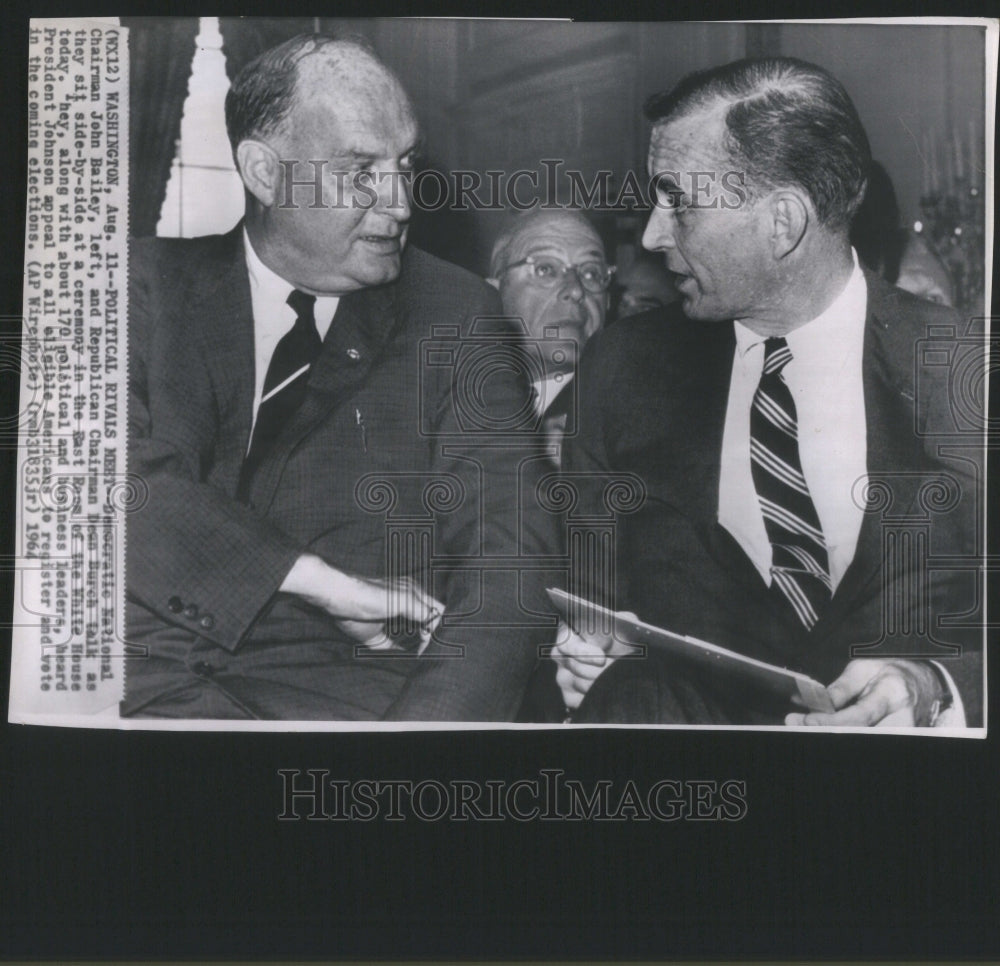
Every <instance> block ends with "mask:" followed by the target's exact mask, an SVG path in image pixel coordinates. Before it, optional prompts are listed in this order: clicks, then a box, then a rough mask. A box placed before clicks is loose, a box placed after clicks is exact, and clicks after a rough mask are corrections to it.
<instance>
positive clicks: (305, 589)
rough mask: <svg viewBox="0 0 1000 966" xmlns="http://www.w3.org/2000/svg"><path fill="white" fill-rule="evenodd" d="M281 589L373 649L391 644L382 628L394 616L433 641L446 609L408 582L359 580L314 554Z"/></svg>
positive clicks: (304, 557) (301, 562) (299, 562)
mask: <svg viewBox="0 0 1000 966" xmlns="http://www.w3.org/2000/svg"><path fill="white" fill-rule="evenodd" d="M278 589H279V590H281V591H283V592H284V593H286V594H295V595H296V596H298V597H301V598H302V599H303V600H305V601H307V602H308V603H310V604H312V605H313V606H314V607H319V608H320V609H321V610H325V611H326V612H327V613H328V614H329V615H330V616H331V617H335V618H337V623H338V624H339V625H340V627H341V629H342V630H344V631H345V632H346V633H347V634H349V635H350V636H351V637H353V638H354V639H355V640H357V641H360V642H361V643H363V644H365V645H367V646H369V647H373V648H378V647H388V646H389V645H390V642H389V640H388V638H387V637H386V635H385V633H384V629H383V625H384V623H385V621H387V620H388V619H389V618H391V617H403V618H405V619H407V620H410V621H412V622H414V623H415V624H418V625H420V627H421V638H424V637H426V639H427V640H429V639H430V634H432V633H433V631H434V629H435V628H436V627H437V625H438V623H439V622H440V620H441V615H442V614H443V613H444V605H443V604H442V603H441V602H440V601H438V600H436V599H435V598H433V597H432V596H431V595H430V594H428V593H425V592H424V591H423V590H422V589H421V588H420V586H419V585H418V584H417V583H416V582H415V581H413V580H411V579H410V578H409V577H402V578H399V579H397V580H379V579H376V578H368V577H355V576H352V575H351V574H346V573H344V572H343V571H342V570H338V569H337V568H336V567H331V566H330V564H328V563H327V562H326V561H325V560H323V559H322V558H321V557H317V556H316V555H315V554H308V553H307V554H303V555H302V556H301V557H299V559H298V560H296V561H295V563H294V565H293V566H292V569H291V570H290V571H289V572H288V576H286V577H285V579H284V581H283V582H282V584H281V587H279V588H278ZM421 649H422V648H421Z"/></svg>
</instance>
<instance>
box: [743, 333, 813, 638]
mask: <svg viewBox="0 0 1000 966" xmlns="http://www.w3.org/2000/svg"><path fill="white" fill-rule="evenodd" d="M791 359H792V353H791V351H790V350H789V348H788V344H787V343H786V342H785V340H784V339H780V338H776V339H767V340H766V341H765V343H764V371H763V372H762V373H761V377H760V384H759V385H758V386H757V392H756V393H755V394H754V397H753V405H752V406H751V408H750V470H751V473H752V474H753V483H754V488H755V489H756V491H757V499H758V500H759V501H760V508H761V511H762V513H763V515H764V528H765V529H766V530H767V536H768V539H769V540H770V541H771V551H772V556H771V590H772V591H774V592H777V593H779V594H780V595H781V597H782V598H783V600H785V601H787V603H788V604H790V605H791V607H792V609H793V610H794V611H795V615H796V617H798V619H799V620H800V621H801V622H802V624H803V625H804V626H805V627H806V629H807V630H808V629H812V627H813V625H814V624H815V623H816V621H817V620H818V619H819V615H820V612H821V611H822V608H823V607H824V606H825V605H826V604H828V603H829V601H830V597H831V595H832V583H831V580H830V564H829V558H828V555H827V550H826V542H825V540H824V539H823V529H822V527H821V526H820V522H819V517H818V515H817V514H816V507H815V506H814V505H813V501H812V497H811V496H810V495H809V487H808V486H807V485H806V478H805V476H804V475H803V473H802V461H801V459H800V458H799V439H798V417H797V414H796V411H795V401H794V400H793V399H792V394H791V391H790V390H789V388H788V386H787V385H786V384H785V379H784V376H783V375H782V370H783V369H784V367H785V366H786V365H788V363H789V362H791Z"/></svg>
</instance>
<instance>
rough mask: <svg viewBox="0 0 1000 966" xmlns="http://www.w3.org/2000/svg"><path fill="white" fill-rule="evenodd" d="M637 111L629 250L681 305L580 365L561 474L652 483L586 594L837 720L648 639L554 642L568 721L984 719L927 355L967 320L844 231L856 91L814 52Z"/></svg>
mask: <svg viewBox="0 0 1000 966" xmlns="http://www.w3.org/2000/svg"><path fill="white" fill-rule="evenodd" d="M649 111H650V117H651V120H652V122H653V127H652V133H651V143H650V149H649V173H650V177H651V179H653V180H652V183H653V184H654V185H655V187H656V202H655V205H654V207H653V211H652V214H651V216H650V220H649V224H648V226H647V228H646V231H645V235H644V237H643V245H644V247H646V248H648V249H650V250H653V251H662V252H663V253H664V257H665V260H666V263H667V267H668V268H669V269H670V270H671V272H673V273H674V278H675V280H676V285H677V289H678V292H679V293H680V296H681V300H682V302H681V306H680V309H681V310H680V311H678V312H674V313H672V314H670V315H664V314H660V313H657V314H655V315H654V314H647V315H644V316H640V317H637V318H635V319H630V320H626V321H624V322H622V323H620V324H618V325H616V326H613V327H611V328H610V329H608V330H606V331H605V332H604V333H601V334H600V335H598V336H596V337H595V339H594V340H593V341H592V343H591V345H590V347H589V348H588V351H587V352H586V353H585V355H584V359H583V361H582V365H581V369H580V373H579V375H578V379H579V380H580V385H581V387H583V389H582V391H581V393H580V399H581V414H580V432H579V434H578V436H577V437H576V438H575V439H572V440H567V443H566V446H565V450H564V469H565V470H566V471H567V473H568V479H569V480H572V481H574V482H576V483H577V484H578V485H579V487H580V488H581V490H583V491H584V495H586V490H587V480H588V477H596V476H598V475H600V476H602V477H606V474H608V473H609V472H610V473H614V472H630V473H633V474H635V475H636V476H637V477H638V478H640V479H641V480H642V483H643V486H644V487H645V500H644V503H643V505H642V506H641V507H640V508H639V509H638V510H637V511H636V512H635V513H633V514H631V515H628V516H623V517H622V518H621V519H620V520H619V521H618V531H617V534H618V539H617V546H616V551H617V566H618V571H619V573H620V575H621V580H620V582H619V584H618V586H617V587H614V588H603V590H602V588H592V589H591V590H592V592H593V593H594V594H595V595H597V596H601V595H602V593H603V596H604V598H605V599H607V598H608V596H609V594H615V595H616V596H615V597H614V604H615V605H616V606H617V607H618V609H625V608H628V609H629V610H631V611H634V612H636V613H637V614H638V615H639V616H640V617H641V618H642V619H643V620H644V621H646V622H648V623H653V624H657V625H660V626H662V627H665V628H667V629H669V630H672V631H675V632H679V633H682V634H687V635H690V636H694V637H697V638H700V639H703V640H707V641H710V642H713V643H716V644H719V645H722V646H724V647H728V648H730V649H732V650H735V651H738V652H741V653H743V654H745V655H747V656H749V657H752V658H756V659H759V660H763V661H766V662H768V663H772V664H777V665H782V666H786V667H789V668H792V669H795V670H798V671H802V672H804V673H806V674H809V675H810V676H812V677H815V678H817V679H819V680H820V681H822V682H823V683H824V684H827V685H828V690H829V694H830V697H831V698H832V703H833V705H834V708H835V710H834V711H833V712H832V713H821V712H808V713H806V712H805V711H803V710H801V709H796V708H794V707H792V706H791V705H790V704H788V703H787V701H786V700H780V699H777V698H776V697H772V696H770V695H769V694H768V692H767V691H766V690H763V689H761V690H757V689H755V688H754V687H752V686H750V685H748V684H746V683H742V682H740V681H739V680H738V679H736V678H732V677H727V676H726V675H724V674H720V673H712V672H710V671H705V670H702V669H699V668H696V667H695V666H692V665H690V664H685V663H684V662H683V661H679V660H678V659H676V658H674V659H669V658H666V657H665V656H663V655H662V654H657V653H655V652H653V651H651V652H650V653H649V654H648V655H646V657H645V659H639V658H637V657H629V658H625V659H619V660H617V661H614V662H612V661H611V660H610V659H609V658H608V657H607V656H606V652H607V651H608V650H609V649H610V646H611V640H610V638H609V637H608V636H606V635H605V636H600V635H596V634H586V635H581V634H577V633H571V632H569V631H564V633H563V636H562V637H561V639H560V641H559V642H558V643H557V646H556V648H555V649H554V651H553V656H554V658H555V660H556V663H557V665H558V672H557V681H558V684H559V686H560V688H561V690H562V694H563V698H564V700H565V702H566V704H567V706H568V707H569V708H570V709H571V710H574V711H575V714H574V720H579V721H587V722H593V721H618V722H622V721H626V722H687V723H716V724H718V723H729V724H752V723H756V724H780V723H782V722H783V721H784V722H785V723H786V724H790V725H826V726H838V725H842V726H865V725H900V726H912V725H917V726H930V725H941V726H945V725H951V726H962V725H965V724H979V723H981V714H982V712H981V701H982V665H981V661H980V647H981V628H976V627H974V626H969V625H970V624H971V625H974V624H975V622H976V607H977V601H978V600H979V598H978V596H977V592H976V591H977V588H976V579H977V578H976V573H975V568H976V560H977V543H976V536H977V534H976V525H975V520H976V519H977V516H976V514H977V510H979V509H980V506H979V503H978V497H979V485H980V479H981V478H980V476H979V473H978V468H979V467H980V466H981V464H982V460H981V458H980V457H981V454H979V453H977V450H976V446H977V445H978V441H977V440H975V439H973V440H972V445H971V446H965V447H961V446H956V447H954V448H946V447H942V446H940V445H939V444H938V441H937V439H936V438H935V437H934V436H933V435H932V434H933V433H934V432H935V431H936V430H935V428H934V427H940V426H942V425H945V424H947V423H948V422H949V415H950V413H949V386H948V378H947V375H948V374H947V372H946V371H944V370H945V369H946V367H943V366H938V367H937V368H931V369H927V370H921V369H919V367H918V366H917V365H916V362H917V361H918V356H919V353H918V349H919V343H920V340H922V339H926V338H927V337H928V336H930V335H933V334H934V333H935V332H944V331H946V330H945V329H944V328H942V327H944V326H949V327H951V328H950V331H951V332H952V333H953V334H955V335H959V334H961V333H962V331H963V330H962V328H961V326H960V325H959V320H958V319H957V318H956V317H955V316H954V315H953V314H952V313H950V312H949V311H948V310H946V309H943V308H941V307H938V306H935V305H933V304H930V303H926V302H922V301H920V300H918V299H916V298H914V297H912V296H909V295H908V294H906V293H904V292H901V291H899V290H897V289H894V288H892V287H890V286H888V285H886V284H885V283H883V282H882V281H881V280H880V279H878V278H877V277H875V276H873V275H871V274H868V273H864V272H862V270H861V268H860V267H859V264H858V260H857V256H856V254H855V253H854V252H853V250H852V248H851V246H850V243H849V240H848V228H849V224H850V220H851V217H852V215H853V213H854V211H855V210H856V209H857V206H858V204H859V203H860V201H861V199H862V197H863V195H864V191H865V180H866V173H867V170H868V167H869V164H870V153H869V148H868V142H867V138H866V136H865V132H864V130H863V128H862V126H861V123H860V121H859V119H858V117H857V114H856V112H855V109H854V107H853V105H852V104H851V101H850V99H849V97H848V96H847V93H846V92H845V91H844V89H843V88H842V87H841V85H840V84H839V83H838V82H837V81H836V80H835V79H834V78H833V77H831V76H830V75H829V74H827V73H826V72H825V71H823V70H821V69H820V68H817V67H814V66H812V65H809V64H805V63H802V62H799V61H793V60H789V59H780V58H779V59H768V60H749V61H741V62H737V63H735V64H730V65H726V66H724V67H720V68H717V69H713V70H710V71H706V72H703V73H700V74H697V75H693V76H692V77H689V78H687V79H685V80H684V81H682V82H681V83H680V84H679V85H678V87H677V88H675V89H674V90H673V91H672V92H670V93H669V94H667V95H663V96H660V97H658V98H655V99H654V100H653V101H651V103H650V106H649ZM934 327H937V328H936V329H935V328H934ZM583 505H584V506H585V507H586V506H587V505H588V504H587V502H586V500H585V501H584V504H583ZM980 519H981V518H980ZM934 560H937V561H939V562H940V563H939V565H935V564H933V563H932V561H934ZM946 561H947V562H946ZM949 619H950V621H949ZM949 623H950V626H948V625H949ZM963 624H964V625H965V626H964V627H963V626H962V625H963ZM609 667H610V670H608V668H609Z"/></svg>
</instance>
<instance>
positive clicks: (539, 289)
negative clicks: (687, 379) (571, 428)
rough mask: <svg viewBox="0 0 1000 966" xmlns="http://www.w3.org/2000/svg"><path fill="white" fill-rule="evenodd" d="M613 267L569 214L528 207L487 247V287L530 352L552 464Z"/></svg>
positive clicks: (578, 218)
mask: <svg viewBox="0 0 1000 966" xmlns="http://www.w3.org/2000/svg"><path fill="white" fill-rule="evenodd" d="M612 274H613V269H612V268H611V267H610V266H609V265H608V262H607V256H606V255H605V252H604V242H603V241H601V236H600V235H599V234H598V233H597V231H596V229H595V228H594V226H593V225H592V224H591V223H590V222H589V221H588V220H587V218H585V217H584V216H583V215H582V214H580V213H579V212H577V211H570V210H541V209H535V210H532V211H529V212H526V213H524V214H522V215H520V216H519V217H517V218H515V219H514V220H513V222H512V223H511V224H510V225H509V226H508V227H507V229H506V230H505V231H503V232H502V233H501V234H500V236H499V237H498V238H497V240H496V242H495V243H494V245H493V254H492V256H491V258H490V277H489V279H487V281H489V282H490V284H491V285H494V286H495V287H496V288H497V289H498V290H499V292H500V298H501V300H502V302H503V309H504V312H505V313H507V314H508V315H510V316H513V317H515V318H518V319H520V320H521V323H522V324H523V328H524V334H525V337H526V338H527V340H529V342H530V343H532V345H533V348H537V351H535V352H532V354H531V355H530V356H529V357H528V358H529V359H531V360H533V361H536V362H537V371H536V372H534V373H533V378H532V382H533V387H534V390H535V406H536V409H537V411H538V414H539V415H540V416H541V418H542V429H543V432H544V434H545V437H546V439H547V441H548V445H549V447H550V452H551V453H552V454H553V456H554V457H555V459H556V461H557V462H558V454H559V449H560V446H561V440H562V433H563V431H564V429H565V427H566V422H567V417H568V416H569V411H568V410H569V408H570V407H572V406H573V398H572V394H571V393H569V392H564V390H566V389H568V386H569V383H570V381H571V380H572V378H573V376H574V374H575V370H576V362H577V360H578V358H579V353H580V352H581V351H582V350H583V347H584V345H586V343H587V340H588V339H590V337H591V336H592V335H593V334H594V333H595V332H597V331H598V330H599V329H600V328H601V326H603V325H604V320H605V317H606V315H607V311H608V301H609V300H608V286H609V285H610V284H611V278H612Z"/></svg>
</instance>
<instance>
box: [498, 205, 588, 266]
mask: <svg viewBox="0 0 1000 966" xmlns="http://www.w3.org/2000/svg"><path fill="white" fill-rule="evenodd" d="M532 254H552V255H558V256H559V257H560V258H562V259H564V260H565V261H567V262H576V261H579V260H580V259H582V258H587V257H592V258H599V259H603V258H604V257H605V256H604V244H603V242H602V241H601V236H600V235H598V234H597V231H596V230H595V229H594V227H593V226H592V225H591V224H590V223H589V222H588V221H587V220H586V219H584V218H582V217H577V216H574V215H571V214H569V213H561V212H556V213H553V214H551V215H538V216H536V217H533V218H532V217H530V216H529V219H528V221H526V222H525V224H524V225H522V226H521V227H519V228H518V230H517V231H516V232H515V234H514V235H513V237H512V238H511V240H510V244H509V245H508V246H507V261H508V262H516V261H518V260H520V259H522V258H526V257H527V256H528V255H532Z"/></svg>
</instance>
